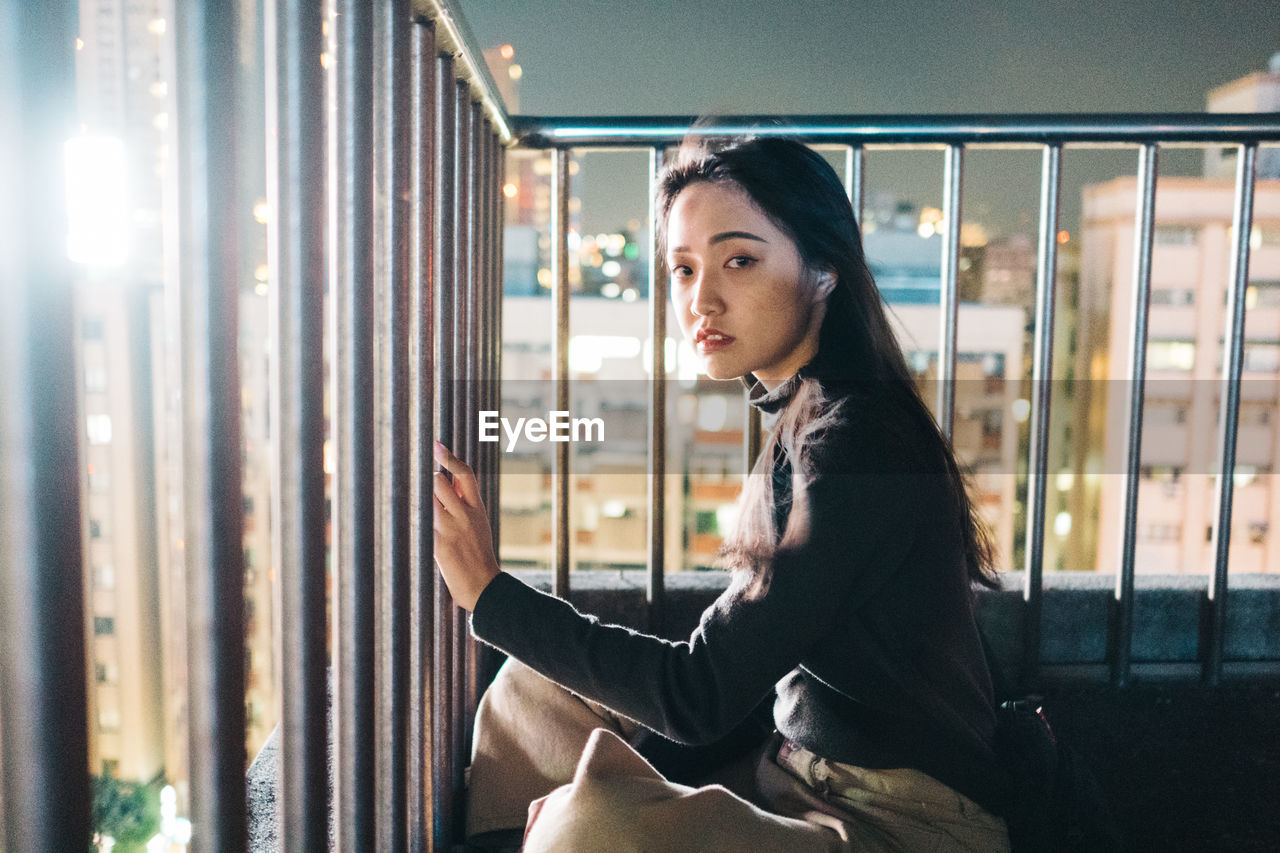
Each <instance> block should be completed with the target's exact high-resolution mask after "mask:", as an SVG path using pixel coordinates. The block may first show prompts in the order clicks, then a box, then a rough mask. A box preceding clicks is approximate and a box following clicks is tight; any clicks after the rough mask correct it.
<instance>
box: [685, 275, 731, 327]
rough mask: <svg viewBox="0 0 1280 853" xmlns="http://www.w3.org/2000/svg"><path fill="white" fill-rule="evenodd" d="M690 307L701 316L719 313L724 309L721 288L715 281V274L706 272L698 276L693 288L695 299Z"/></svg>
mask: <svg viewBox="0 0 1280 853" xmlns="http://www.w3.org/2000/svg"><path fill="white" fill-rule="evenodd" d="M689 307H690V309H691V310H692V311H693V313H695V314H697V315H698V316H699V317H705V316H707V315H709V314H718V313H720V312H721V311H723V310H724V303H723V301H722V300H721V298H720V289H719V287H718V286H717V283H716V282H715V281H714V276H710V275H707V274H705V273H704V274H702V275H700V276H698V281H697V282H696V284H695V285H694V289H693V300H692V301H691V302H690V303H689Z"/></svg>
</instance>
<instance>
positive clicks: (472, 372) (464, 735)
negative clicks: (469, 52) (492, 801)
mask: <svg viewBox="0 0 1280 853" xmlns="http://www.w3.org/2000/svg"><path fill="white" fill-rule="evenodd" d="M486 133H487V130H486V123H485V119H484V109H483V108H482V107H481V106H480V104H479V103H478V102H472V103H471V160H470V163H468V166H467V190H468V195H469V196H470V199H471V217H470V219H469V220H468V225H467V233H468V242H469V243H470V249H469V251H468V252H467V257H468V259H469V267H470V274H469V275H468V276H467V289H468V291H469V292H470V294H471V298H470V299H469V300H468V302H469V303H470V305H469V307H468V309H467V316H468V319H469V321H470V331H469V333H468V334H469V337H470V339H471V340H470V344H469V346H468V358H467V411H466V415H467V453H468V456H469V462H470V464H471V466H472V468H473V469H474V470H476V471H478V472H479V473H480V476H481V477H484V476H486V475H487V472H486V471H485V470H484V463H485V461H486V460H485V458H484V454H483V453H482V449H481V446H480V441H479V433H480V410H481V409H482V408H484V389H485V382H484V338H483V335H484V330H485V326H484V307H485V286H484V284H485V283H484V276H485V257H484V254H483V252H482V249H483V237H484V226H485V219H484V215H485V210H484V203H485V196H484V180H485V176H486V172H487V170H486V169H485V163H486V160H485V148H484V140H485V136H486ZM478 485H480V486H481V489H483V481H481V482H480V483H478ZM481 499H482V500H483V491H482V493H481ZM458 636H459V637H460V639H461V642H462V643H463V646H464V648H465V650H466V653H465V654H464V655H463V660H464V662H465V663H466V669H465V671H464V672H463V688H464V689H463V691H462V719H461V726H460V735H461V739H462V745H463V755H469V754H470V753H469V750H468V749H467V744H469V743H471V723H472V719H473V718H472V711H473V709H474V708H475V703H476V699H477V698H478V695H479V692H478V688H479V685H478V684H477V683H476V679H477V677H478V675H479V673H478V671H477V669H476V644H475V640H473V639H472V638H471V632H470V631H469V630H467V619H466V616H465V615H464V614H461V613H460V614H458ZM458 763H459V765H463V764H465V761H459V762H458Z"/></svg>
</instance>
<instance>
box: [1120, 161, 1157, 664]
mask: <svg viewBox="0 0 1280 853" xmlns="http://www.w3.org/2000/svg"><path fill="white" fill-rule="evenodd" d="M1157 154H1158V151H1157V149H1156V144H1155V143H1154V142H1148V143H1145V144H1144V145H1143V146H1142V148H1141V150H1140V153H1139V157H1138V211H1137V217H1136V219H1135V222H1134V242H1133V255H1134V257H1133V302H1132V315H1133V322H1132V323H1131V324H1130V325H1129V363H1130V364H1131V365H1132V366H1133V367H1132V374H1131V375H1130V377H1129V383H1130V384H1129V397H1128V400H1127V413H1128V422H1129V427H1128V435H1127V437H1126V439H1127V440H1126V446H1127V455H1126V463H1125V472H1124V477H1125V481H1124V523H1123V527H1122V530H1123V534H1122V540H1121V543H1120V572H1119V574H1117V575H1116V586H1115V598H1114V601H1113V611H1114V612H1113V616H1114V618H1113V620H1112V638H1111V639H1112V648H1111V652H1112V656H1111V681H1112V683H1113V684H1115V685H1116V686H1117V687H1123V686H1125V685H1127V684H1128V683H1129V663H1130V660H1129V659H1130V652H1131V650H1132V646H1133V572H1134V565H1133V553H1134V534H1135V532H1136V529H1137V523H1138V484H1139V480H1138V474H1139V465H1140V460H1141V459H1142V399H1143V394H1144V389H1145V386H1146V377H1147V310H1148V308H1149V306H1150V302H1151V239H1152V236H1153V235H1154V233H1155V218H1156V168H1157Z"/></svg>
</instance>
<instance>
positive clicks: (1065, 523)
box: [1053, 512, 1071, 536]
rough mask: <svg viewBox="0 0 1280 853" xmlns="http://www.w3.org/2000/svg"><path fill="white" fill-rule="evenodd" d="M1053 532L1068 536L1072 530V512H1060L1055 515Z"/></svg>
mask: <svg viewBox="0 0 1280 853" xmlns="http://www.w3.org/2000/svg"><path fill="white" fill-rule="evenodd" d="M1053 532H1054V533H1056V534H1058V535H1059V536H1066V535H1067V534H1068V533H1070V532H1071V513H1069V512H1060V513H1058V514H1057V515H1055V516H1054V517H1053Z"/></svg>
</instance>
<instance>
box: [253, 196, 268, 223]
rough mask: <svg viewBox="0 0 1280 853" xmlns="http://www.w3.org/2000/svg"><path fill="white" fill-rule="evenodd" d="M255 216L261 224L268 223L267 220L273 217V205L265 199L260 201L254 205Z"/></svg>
mask: <svg viewBox="0 0 1280 853" xmlns="http://www.w3.org/2000/svg"><path fill="white" fill-rule="evenodd" d="M253 218H254V220H255V221H256V222H258V223H259V224H261V225H266V224H267V220H269V219H270V218H271V207H270V205H268V204H267V203H266V202H265V201H260V202H258V203H257V204H255V205H254V206H253Z"/></svg>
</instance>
